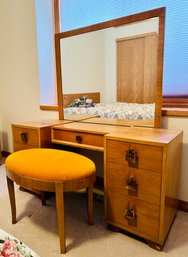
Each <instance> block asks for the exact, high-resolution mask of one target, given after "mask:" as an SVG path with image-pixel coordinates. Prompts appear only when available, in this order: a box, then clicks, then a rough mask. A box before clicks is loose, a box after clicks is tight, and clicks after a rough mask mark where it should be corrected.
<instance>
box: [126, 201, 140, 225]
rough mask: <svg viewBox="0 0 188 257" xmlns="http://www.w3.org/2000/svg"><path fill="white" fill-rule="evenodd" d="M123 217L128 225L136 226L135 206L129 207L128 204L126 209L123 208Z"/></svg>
mask: <svg viewBox="0 0 188 257" xmlns="http://www.w3.org/2000/svg"><path fill="white" fill-rule="evenodd" d="M125 219H127V220H128V224H129V225H130V226H137V215H136V209H135V207H133V208H130V207H129V205H128V209H127V210H125Z"/></svg>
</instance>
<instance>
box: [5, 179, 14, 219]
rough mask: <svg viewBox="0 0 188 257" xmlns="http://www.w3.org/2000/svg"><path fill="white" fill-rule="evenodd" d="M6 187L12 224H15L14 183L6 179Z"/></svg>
mask: <svg viewBox="0 0 188 257" xmlns="http://www.w3.org/2000/svg"><path fill="white" fill-rule="evenodd" d="M7 185H8V192H9V199H10V206H11V213H12V224H15V223H16V202H15V192H14V182H13V181H12V180H11V179H9V177H7Z"/></svg>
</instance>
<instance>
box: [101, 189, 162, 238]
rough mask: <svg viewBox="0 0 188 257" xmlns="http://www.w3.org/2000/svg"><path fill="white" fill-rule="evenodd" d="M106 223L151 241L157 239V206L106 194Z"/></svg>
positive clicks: (108, 192)
mask: <svg viewBox="0 0 188 257" xmlns="http://www.w3.org/2000/svg"><path fill="white" fill-rule="evenodd" d="M105 197H106V215H105V216H106V217H105V218H106V221H107V222H108V223H111V224H112V225H114V226H117V227H119V228H122V229H124V230H126V231H129V232H132V233H134V234H137V235H139V236H142V237H144V238H146V239H150V240H152V241H157V240H158V237H159V206H156V205H152V204H148V203H146V202H144V201H140V200H137V199H131V198H129V197H126V196H124V195H121V194H118V193H115V192H112V191H107V192H106V196H105Z"/></svg>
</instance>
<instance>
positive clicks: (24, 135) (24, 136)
mask: <svg viewBox="0 0 188 257" xmlns="http://www.w3.org/2000/svg"><path fill="white" fill-rule="evenodd" d="M21 141H22V142H23V143H24V144H27V142H28V133H26V132H23V133H21Z"/></svg>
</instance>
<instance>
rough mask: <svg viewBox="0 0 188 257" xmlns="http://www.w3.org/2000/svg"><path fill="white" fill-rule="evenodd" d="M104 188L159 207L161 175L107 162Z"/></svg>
mask: <svg viewBox="0 0 188 257" xmlns="http://www.w3.org/2000/svg"><path fill="white" fill-rule="evenodd" d="M106 170H107V176H106V186H107V188H108V189H110V191H114V192H117V193H120V194H122V195H126V196H132V197H134V198H137V199H140V200H143V201H146V202H148V203H152V204H155V205H160V194H161V173H159V172H151V171H148V170H141V169H135V168H130V167H125V166H124V165H122V164H117V163H108V162H107V167H106Z"/></svg>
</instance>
